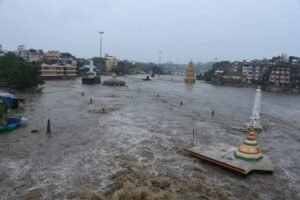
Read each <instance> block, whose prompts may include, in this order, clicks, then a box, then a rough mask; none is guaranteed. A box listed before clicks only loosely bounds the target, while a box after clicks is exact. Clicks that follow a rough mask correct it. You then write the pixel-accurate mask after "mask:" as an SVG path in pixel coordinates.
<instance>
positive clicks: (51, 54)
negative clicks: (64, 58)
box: [44, 51, 60, 62]
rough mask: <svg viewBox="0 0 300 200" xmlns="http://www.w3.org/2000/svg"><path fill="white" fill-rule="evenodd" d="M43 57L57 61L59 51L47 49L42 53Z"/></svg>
mask: <svg viewBox="0 0 300 200" xmlns="http://www.w3.org/2000/svg"><path fill="white" fill-rule="evenodd" d="M44 59H45V60H46V61H50V62H51V61H52V62H57V61H58V60H59V59H60V53H59V51H48V52H47V53H44Z"/></svg>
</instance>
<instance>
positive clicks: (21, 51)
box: [17, 44, 29, 61]
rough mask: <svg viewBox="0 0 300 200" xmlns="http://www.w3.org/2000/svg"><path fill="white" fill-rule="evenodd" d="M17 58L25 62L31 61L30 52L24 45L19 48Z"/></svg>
mask: <svg viewBox="0 0 300 200" xmlns="http://www.w3.org/2000/svg"><path fill="white" fill-rule="evenodd" d="M17 56H19V57H21V58H23V59H24V60H25V61H28V60H29V51H28V50H26V49H25V45H24V44H22V45H19V46H18V50H17Z"/></svg>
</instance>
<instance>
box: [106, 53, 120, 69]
mask: <svg viewBox="0 0 300 200" xmlns="http://www.w3.org/2000/svg"><path fill="white" fill-rule="evenodd" d="M104 59H105V67H106V71H111V70H112V68H113V67H117V66H118V60H117V59H116V57H113V56H109V55H107V54H106V56H105V58H104Z"/></svg>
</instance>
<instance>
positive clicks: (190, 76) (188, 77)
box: [184, 59, 196, 84]
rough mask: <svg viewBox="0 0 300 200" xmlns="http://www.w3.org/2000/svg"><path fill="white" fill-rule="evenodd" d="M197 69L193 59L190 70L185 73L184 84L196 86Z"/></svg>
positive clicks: (189, 66)
mask: <svg viewBox="0 0 300 200" xmlns="http://www.w3.org/2000/svg"><path fill="white" fill-rule="evenodd" d="M195 75H196V74H195V69H194V63H193V61H192V59H191V61H190V63H189V65H188V68H187V70H186V73H185V78H184V82H185V83H187V84H194V83H195V82H196V77H195Z"/></svg>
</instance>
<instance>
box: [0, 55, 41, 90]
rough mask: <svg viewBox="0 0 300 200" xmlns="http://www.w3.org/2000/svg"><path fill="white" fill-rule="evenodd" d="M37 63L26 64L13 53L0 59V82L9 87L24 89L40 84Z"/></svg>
mask: <svg viewBox="0 0 300 200" xmlns="http://www.w3.org/2000/svg"><path fill="white" fill-rule="evenodd" d="M39 69H40V66H39V64H38V63H35V62H33V63H27V62H25V61H24V60H23V59H22V58H19V57H17V56H16V55H15V54H14V53H7V54H5V55H4V56H2V57H0V80H1V81H4V82H6V83H7V85H8V86H9V87H12V88H17V89H25V88H30V87H35V86H37V85H38V84H42V83H43V81H42V79H41V78H40V72H39V71H40V70H39Z"/></svg>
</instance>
